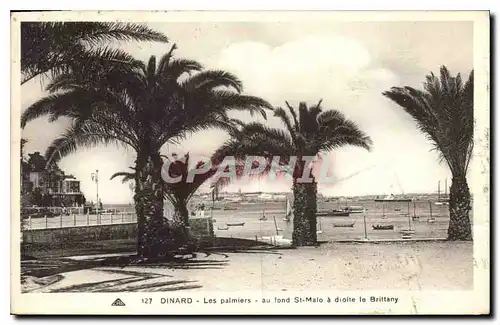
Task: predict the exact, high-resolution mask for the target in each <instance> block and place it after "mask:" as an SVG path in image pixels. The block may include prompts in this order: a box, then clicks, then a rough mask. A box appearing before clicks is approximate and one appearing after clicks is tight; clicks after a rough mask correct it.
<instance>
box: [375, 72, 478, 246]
mask: <svg viewBox="0 0 500 325" xmlns="http://www.w3.org/2000/svg"><path fill="white" fill-rule="evenodd" d="M383 95H384V96H386V97H387V98H389V99H391V100H392V101H394V102H395V103H396V104H398V105H399V106H401V107H402V108H403V109H404V110H405V112H407V113H408V114H410V115H411V116H412V117H413V119H414V120H415V122H416V123H417V127H418V128H419V130H420V131H421V132H422V133H424V134H425V135H426V136H427V138H428V139H429V140H430V141H431V142H432V144H433V145H434V147H435V149H436V151H438V152H439V154H440V156H441V161H442V160H444V161H446V163H447V164H448V167H449V168H450V171H451V174H452V183H451V188H450V203H449V210H450V224H449V227H448V239H449V240H472V232H471V224H470V219H469V210H470V206H471V205H470V204H471V196H470V191H469V186H468V185H467V178H466V175H467V170H468V167H469V162H470V159H471V157H472V149H473V146H474V139H473V132H474V112H473V105H474V71H471V73H470V74H469V78H468V80H466V81H465V82H463V80H462V77H461V75H460V74H457V75H456V76H455V77H454V76H452V75H451V74H450V72H449V71H448V69H447V68H446V67H445V66H442V67H441V68H440V75H439V77H438V76H436V75H434V74H433V73H432V72H431V73H430V74H429V75H427V77H426V81H425V82H424V90H417V89H414V88H412V87H392V88H391V90H389V91H385V92H383Z"/></svg>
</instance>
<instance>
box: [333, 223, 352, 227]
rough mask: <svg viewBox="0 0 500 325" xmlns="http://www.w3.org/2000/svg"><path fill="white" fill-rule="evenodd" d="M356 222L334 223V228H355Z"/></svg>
mask: <svg viewBox="0 0 500 325" xmlns="http://www.w3.org/2000/svg"><path fill="white" fill-rule="evenodd" d="M354 223H355V222H350V223H334V224H333V227H335V228H352V227H354Z"/></svg>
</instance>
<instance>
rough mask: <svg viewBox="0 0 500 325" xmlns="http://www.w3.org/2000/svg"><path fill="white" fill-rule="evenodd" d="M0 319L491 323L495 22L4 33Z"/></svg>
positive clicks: (88, 20) (60, 19)
mask: <svg viewBox="0 0 500 325" xmlns="http://www.w3.org/2000/svg"><path fill="white" fill-rule="evenodd" d="M11 26H12V61H11V62H12V83H11V85H12V86H11V87H12V108H11V111H12V121H11V127H12V129H11V134H12V146H11V148H12V149H11V159H12V170H11V173H12V174H11V183H12V215H11V220H12V222H11V224H12V230H11V231H12V236H11V247H12V255H11V300H12V301H11V312H12V313H13V314H17V315H28V314H158V315H174V314H181V315H200V314H203V315H207V314H217V315H238V314H239V315H241V314H245V315H251V314H274V315H340V314H344V315H366V314H371V315H373V314H377V315H394V314H398V315H422V314H449V315H452V314H472V315H480V314H483V315H484V314H489V313H490V295H489V292H490V290H489V289H490V242H489V238H490V199H489V197H490V190H489V189H490V184H489V179H490V163H489V161H490V159H489V157H490V153H489V143H490V132H489V128H490V120H489V116H490V100H489V98H490V85H489V80H490V47H489V42H490V40H489V35H490V25H489V12H487V11H484V12H481V11H470V12H467V11H456V12H451V11H450V12H446V11H440V12H432V11H427V12H411V11H407V12H396V11H395V12H390V11H381V12H328V11H324V12H320V11H316V12H313V11H303V12H300V11H295V12H292V11H290V12H278V11H269V12H265V11H262V12H252V11H248V12H244V11H241V12H209V11H207V12H203V11H199V12H187V11H186V12H181V11H179V12H150V13H149V12H105V11H104V12H103V11H101V12H43V13H42V12H38V13H37V12H26V13H23V12H17V13H12V14H11Z"/></svg>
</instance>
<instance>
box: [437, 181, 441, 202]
mask: <svg viewBox="0 0 500 325" xmlns="http://www.w3.org/2000/svg"><path fill="white" fill-rule="evenodd" d="M438 202H441V181H438Z"/></svg>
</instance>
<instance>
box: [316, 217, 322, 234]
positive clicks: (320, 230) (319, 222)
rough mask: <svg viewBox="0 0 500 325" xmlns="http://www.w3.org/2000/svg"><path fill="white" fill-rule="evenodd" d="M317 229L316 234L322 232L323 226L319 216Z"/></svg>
mask: <svg viewBox="0 0 500 325" xmlns="http://www.w3.org/2000/svg"><path fill="white" fill-rule="evenodd" d="M318 226H319V227H318V230H317V231H316V233H317V234H322V233H323V226H322V225H321V218H319V219H318Z"/></svg>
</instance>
